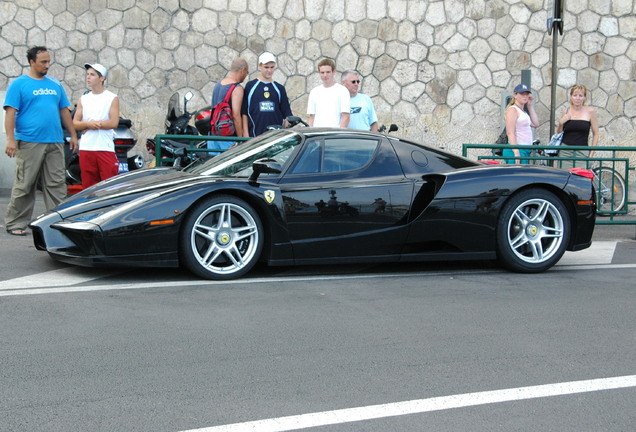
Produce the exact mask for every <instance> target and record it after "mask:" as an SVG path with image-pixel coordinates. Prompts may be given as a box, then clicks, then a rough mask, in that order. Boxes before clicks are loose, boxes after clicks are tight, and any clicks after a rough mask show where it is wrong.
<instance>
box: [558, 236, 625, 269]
mask: <svg viewBox="0 0 636 432" xmlns="http://www.w3.org/2000/svg"><path fill="white" fill-rule="evenodd" d="M617 243H618V242H616V241H595V242H594V243H592V246H590V247H589V248H587V249H583V250H581V251H576V252H566V253H565V255H563V257H562V258H561V260H560V261H559V262H558V264H557V265H558V266H564V265H579V264H611V262H612V258H613V257H614V251H615V250H616V244H617Z"/></svg>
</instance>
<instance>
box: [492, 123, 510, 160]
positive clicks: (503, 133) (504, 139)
mask: <svg viewBox="0 0 636 432" xmlns="http://www.w3.org/2000/svg"><path fill="white" fill-rule="evenodd" d="M495 144H508V134H507V133H506V127H505V126H504V128H503V130H502V131H501V133H500V134H499V138H497V140H496V141H495ZM492 152H493V154H494V155H495V156H501V155H502V154H503V149H500V148H496V149H493V151H492Z"/></svg>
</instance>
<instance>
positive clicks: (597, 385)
mask: <svg viewBox="0 0 636 432" xmlns="http://www.w3.org/2000/svg"><path fill="white" fill-rule="evenodd" d="M629 387H636V375H627V376H621V377H614V378H600V379H592V380H586V381H570V382H564V383H556V384H545V385H537V386H530V387H518V388H511V389H504V390H493V391H484V392H477V393H465V394H459V395H452V396H443V397H434V398H429V399H419V400H411V401H405V402H397V403H388V404H382V405H371V406H366V407H359V408H346V409H340V410H333V411H323V412H315V413H309V414H300V415H295V416H288V417H278V418H271V419H264V420H256V421H250V422H245V423H234V424H228V425H221V426H213V427H206V428H201V429H190V430H187V431H181V432H248V431H258V432H282V431H294V430H299V429H305V428H310V427H320V426H327V425H333V424H342V423H351V422H357V421H364V420H373V419H379V418H386V417H397V416H404V415H410V414H422V413H426V412H432V411H441V410H448V409H454V408H463V407H470V406H477V405H486V404H494V403H504V402H512V401H520V400H528V399H538V398H546V397H554V396H564V395H571V394H580V393H590V392H597V391H604V390H616V389H622V388H629Z"/></svg>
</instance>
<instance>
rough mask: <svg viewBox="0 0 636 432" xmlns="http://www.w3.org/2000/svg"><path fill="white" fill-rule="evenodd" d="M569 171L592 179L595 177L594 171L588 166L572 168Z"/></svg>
mask: <svg viewBox="0 0 636 432" xmlns="http://www.w3.org/2000/svg"><path fill="white" fill-rule="evenodd" d="M568 171H570V172H571V173H572V174H576V175H578V176H581V177H586V178H589V179H590V180H593V179H594V172H593V171H592V170H590V169H587V168H570V169H569V170H568Z"/></svg>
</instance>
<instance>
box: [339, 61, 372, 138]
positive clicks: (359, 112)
mask: <svg viewBox="0 0 636 432" xmlns="http://www.w3.org/2000/svg"><path fill="white" fill-rule="evenodd" d="M342 85H344V86H345V87H346V88H347V90H349V95H350V96H351V99H350V101H349V105H350V112H351V115H350V116H349V126H348V128H349V129H360V130H367V131H368V130H370V131H373V132H377V131H378V116H377V115H376V113H375V109H374V108H373V102H371V98H370V97H369V96H367V95H365V94H362V93H359V92H358V90H359V89H360V75H359V74H358V72H356V71H349V72H345V73H344V74H343V75H342Z"/></svg>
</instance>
